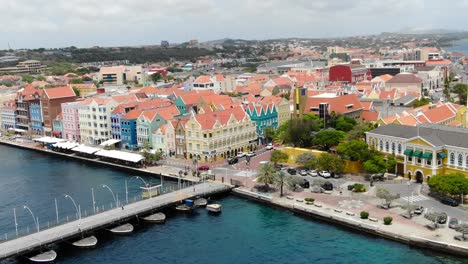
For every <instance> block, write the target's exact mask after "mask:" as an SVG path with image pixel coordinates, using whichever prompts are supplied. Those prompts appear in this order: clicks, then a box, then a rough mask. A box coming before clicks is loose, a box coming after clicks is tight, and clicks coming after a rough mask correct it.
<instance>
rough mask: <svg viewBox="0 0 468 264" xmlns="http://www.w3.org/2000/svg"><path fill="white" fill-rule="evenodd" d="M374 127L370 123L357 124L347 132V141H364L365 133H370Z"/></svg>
mask: <svg viewBox="0 0 468 264" xmlns="http://www.w3.org/2000/svg"><path fill="white" fill-rule="evenodd" d="M374 128H376V126H375V125H374V124H372V123H370V122H365V121H361V122H358V123H357V124H356V125H355V126H354V127H353V129H351V131H349V132H348V140H364V139H365V138H366V132H368V131H371V130H372V129H374Z"/></svg>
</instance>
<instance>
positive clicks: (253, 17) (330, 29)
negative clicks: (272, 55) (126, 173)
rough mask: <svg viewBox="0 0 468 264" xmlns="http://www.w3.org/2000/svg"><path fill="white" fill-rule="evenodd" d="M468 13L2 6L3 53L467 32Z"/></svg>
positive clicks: (359, 2) (458, 9)
mask: <svg viewBox="0 0 468 264" xmlns="http://www.w3.org/2000/svg"><path fill="white" fill-rule="evenodd" d="M466 10H468V0H457V1H447V0H445V1H441V0H0V14H2V15H1V16H0V23H1V25H2V26H1V27H0V34H1V37H0V49H5V48H7V47H8V42H9V43H10V45H11V46H12V47H13V48H38V47H64V46H72V45H74V46H78V47H90V46H96V45H99V46H118V45H141V44H159V43H160V41H161V40H169V41H170V42H183V41H186V40H188V39H199V40H200V41H206V40H213V39H220V38H225V37H229V38H244V39H268V38H281V37H336V36H350V35H363V34H373V33H380V32H382V31H387V32H388V31H399V30H401V29H404V28H423V29H431V28H445V29H456V30H467V29H468V23H466V15H465V13H466ZM462 21H463V22H462Z"/></svg>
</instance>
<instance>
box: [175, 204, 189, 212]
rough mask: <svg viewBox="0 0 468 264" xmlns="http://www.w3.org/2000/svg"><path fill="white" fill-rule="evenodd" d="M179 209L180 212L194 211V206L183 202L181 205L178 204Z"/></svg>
mask: <svg viewBox="0 0 468 264" xmlns="http://www.w3.org/2000/svg"><path fill="white" fill-rule="evenodd" d="M175 209H176V210H177V211H180V212H187V213H188V212H191V211H192V207H190V206H188V205H186V204H181V205H178V206H176V208H175Z"/></svg>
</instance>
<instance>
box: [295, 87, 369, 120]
mask: <svg viewBox="0 0 468 264" xmlns="http://www.w3.org/2000/svg"><path fill="white" fill-rule="evenodd" d="M362 110H363V107H362V105H361V102H360V101H359V98H358V97H357V95H356V94H347V95H337V94H333V93H324V94H319V95H314V96H310V97H308V98H307V102H306V106H305V109H304V112H305V113H314V114H316V115H319V116H320V117H321V118H323V116H325V117H327V116H329V115H330V114H331V113H332V112H335V113H336V114H338V115H343V116H347V117H351V118H361V113H362Z"/></svg>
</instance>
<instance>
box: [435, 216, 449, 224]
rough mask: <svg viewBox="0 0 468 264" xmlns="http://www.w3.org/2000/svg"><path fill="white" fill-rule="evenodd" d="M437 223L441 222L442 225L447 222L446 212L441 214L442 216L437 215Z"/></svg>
mask: <svg viewBox="0 0 468 264" xmlns="http://www.w3.org/2000/svg"><path fill="white" fill-rule="evenodd" d="M437 223H439V224H441V225H443V224H445V223H447V214H446V213H442V214H440V216H439V217H437Z"/></svg>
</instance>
